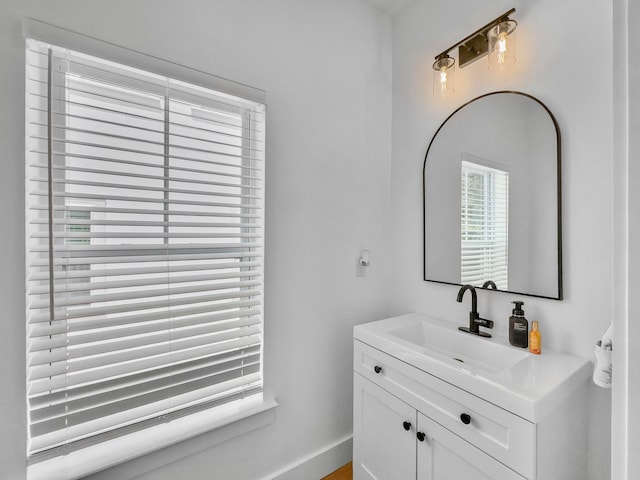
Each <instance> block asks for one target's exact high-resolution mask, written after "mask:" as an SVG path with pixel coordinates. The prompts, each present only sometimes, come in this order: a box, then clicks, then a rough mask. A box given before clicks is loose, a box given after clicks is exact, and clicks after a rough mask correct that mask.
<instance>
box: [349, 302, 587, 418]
mask: <svg viewBox="0 0 640 480" xmlns="http://www.w3.org/2000/svg"><path fill="white" fill-rule="evenodd" d="M420 322H427V323H428V325H429V328H433V329H434V330H433V331H434V332H435V333H438V332H439V333H440V334H441V335H443V337H442V338H445V337H446V338H450V339H453V340H455V341H458V340H459V342H458V343H456V345H455V346H454V347H451V346H449V347H447V348H454V349H455V348H457V349H458V353H460V354H461V355H462V354H469V355H471V356H473V355H474V352H470V351H469V350H474V349H475V347H476V346H477V347H478V350H479V351H482V350H483V349H486V348H491V349H492V350H493V351H496V352H498V354H500V353H502V354H504V357H505V358H507V357H509V358H511V357H512V356H513V357H514V358H516V360H514V362H515V363H513V364H511V363H510V362H508V363H509V364H508V366H506V367H505V368H502V369H500V370H497V369H494V370H491V369H482V368H475V367H474V366H473V365H472V364H468V363H461V362H460V361H456V359H455V358H454V355H455V354H456V352H453V351H452V350H448V352H450V353H452V355H447V353H446V351H445V350H443V349H439V348H437V347H435V348H428V347H424V346H421V345H419V344H417V343H413V342H411V341H407V340H405V339H402V338H399V337H398V336H396V335H394V334H392V333H390V332H393V331H396V330H398V329H401V328H404V327H411V326H415V325H416V324H417V323H420ZM353 335H354V339H356V340H359V341H361V342H363V343H366V344H368V345H370V346H372V347H374V348H377V349H379V350H381V351H383V352H385V353H387V354H388V355H391V356H393V357H395V358H397V359H399V360H401V361H403V362H405V363H408V364H409V365H412V366H414V367H416V368H418V369H420V370H422V371H425V372H427V373H429V374H431V375H434V376H436V377H438V378H440V379H441V380H444V381H446V382H448V383H451V384H453V385H455V386H457V387H459V388H461V389H463V390H465V391H467V392H469V393H471V394H473V395H476V396H478V397H480V398H483V399H485V400H487V401H489V402H491V403H493V404H495V405H498V406H500V407H502V408H504V409H506V410H508V411H510V412H513V413H515V414H516V415H519V416H521V417H523V418H525V419H527V420H529V421H531V422H539V421H540V420H541V419H542V418H544V416H545V415H546V414H547V413H549V412H550V411H553V410H554V409H555V407H556V406H557V405H558V404H559V403H560V402H561V401H562V400H563V399H565V398H566V397H567V396H568V395H569V394H571V393H572V392H573V391H574V390H575V389H576V388H578V387H580V386H581V385H584V384H585V382H586V381H587V379H588V378H589V376H590V375H591V370H592V364H591V362H588V361H587V360H585V359H582V358H579V357H576V356H573V355H568V354H563V353H559V352H553V351H549V350H547V349H545V348H544V345H543V350H542V354H540V355H534V354H531V353H529V352H528V351H526V350H523V349H521V348H517V347H512V346H511V345H509V342H508V340H507V339H506V338H504V337H501V336H494V337H492V338H482V337H475V336H473V335H471V334H468V333H464V332H461V331H458V329H457V325H454V324H452V323H449V322H444V321H442V320H439V319H437V318H434V317H430V316H428V315H424V314H419V313H411V314H407V315H401V316H398V317H391V318H387V319H384V320H380V321H376V322H371V323H366V324H362V325H357V326H356V327H354V334H353ZM456 335H460V336H461V337H457V336H456ZM462 336H466V337H469V338H464V337H462ZM475 342H491V344H493V345H482V344H476V343H475ZM510 349H515V350H517V352H515V351H511V350H510ZM438 350H440V351H438ZM464 350H466V352H465V351H464ZM479 355H480V356H481V355H482V354H479Z"/></svg>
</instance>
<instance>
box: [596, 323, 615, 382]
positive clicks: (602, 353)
mask: <svg viewBox="0 0 640 480" xmlns="http://www.w3.org/2000/svg"><path fill="white" fill-rule="evenodd" d="M594 349H595V355H596V363H595V366H594V369H593V383H595V384H596V385H598V386H599V387H602V388H611V379H612V376H613V364H612V354H613V324H610V325H609V328H607V331H606V332H605V333H604V335H603V336H602V339H600V340H598V341H597V342H596V345H595V347H594Z"/></svg>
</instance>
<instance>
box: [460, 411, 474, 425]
mask: <svg viewBox="0 0 640 480" xmlns="http://www.w3.org/2000/svg"><path fill="white" fill-rule="evenodd" d="M460 420H461V421H462V423H464V424H465V425H469V424H470V423H471V415H469V414H468V413H463V414H462V415H460Z"/></svg>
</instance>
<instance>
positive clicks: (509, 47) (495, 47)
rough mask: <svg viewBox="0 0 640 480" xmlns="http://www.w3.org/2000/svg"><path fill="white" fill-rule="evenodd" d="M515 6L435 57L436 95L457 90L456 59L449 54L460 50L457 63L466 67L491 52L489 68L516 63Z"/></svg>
mask: <svg viewBox="0 0 640 480" xmlns="http://www.w3.org/2000/svg"><path fill="white" fill-rule="evenodd" d="M515 11H516V9H515V8H512V9H511V10H509V11H508V12H505V13H503V14H502V15H500V16H499V17H498V18H496V19H494V20H492V21H491V22H489V23H488V24H486V25H485V26H484V27H481V28H479V29H478V30H476V31H475V32H473V33H472V34H471V35H467V36H466V37H465V38H463V39H462V40H460V41H459V42H458V43H456V44H454V45H452V46H451V47H449V48H447V49H446V50H444V51H443V52H441V53H439V54H438V55H436V57H435V62H434V63H433V95H434V96H437V97H445V96H447V95H450V94H452V93H453V92H454V87H453V76H452V74H453V71H454V68H455V60H454V59H453V58H452V57H451V56H450V55H449V53H450V52H451V51H452V50H454V49H456V48H457V49H458V65H459V66H460V68H464V67H466V66H467V65H469V64H470V63H473V62H475V61H476V60H478V59H479V58H482V57H484V56H485V55H488V57H489V70H492V71H502V70H505V69H506V68H508V67H510V66H511V65H513V64H514V63H516V56H515V46H516V43H515V34H514V31H515V29H516V26H517V25H518V23H517V22H516V21H515V20H512V19H510V18H509V15H512V14H513V13H515Z"/></svg>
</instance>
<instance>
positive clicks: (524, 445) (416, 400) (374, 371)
mask: <svg viewBox="0 0 640 480" xmlns="http://www.w3.org/2000/svg"><path fill="white" fill-rule="evenodd" d="M354 369H355V371H357V372H358V373H360V374H361V375H363V376H364V377H366V378H368V379H369V380H371V381H372V382H374V383H376V384H378V385H379V386H381V387H382V388H384V389H385V390H387V391H388V392H390V393H392V394H393V395H395V396H397V397H399V398H400V399H402V400H404V401H405V402H407V403H409V404H410V405H412V406H413V407H414V408H416V409H417V410H418V411H420V412H422V413H423V414H425V415H426V416H428V417H430V418H431V419H433V420H435V421H436V422H438V423H439V424H440V425H442V426H443V427H445V428H447V429H449V430H450V431H451V432H453V433H455V434H456V435H458V436H460V437H461V438H463V439H464V440H467V441H468V442H469V443H471V444H473V445H475V446H476V447H478V448H480V449H481V450H483V451H484V452H485V453H487V454H489V455H490V456H492V457H493V458H495V459H497V460H498V461H500V462H502V463H503V464H505V465H507V466H508V467H510V468H512V469H513V470H515V471H516V472H518V473H520V474H522V475H524V476H525V477H527V478H535V458H536V428H535V425H534V424H533V423H531V422H529V421H527V420H525V419H523V418H521V417H518V416H517V415H514V414H512V413H510V412H508V411H507V410H504V409H503V408H500V407H498V406H496V405H494V404H492V403H489V402H487V401H485V400H483V399H482V398H479V397H477V396H475V395H472V394H470V393H469V392H466V391H464V390H462V389H460V388H458V387H455V386H453V385H451V384H450V383H447V382H444V381H442V380H440V379H439V378H437V377H435V376H433V375H431V374H429V373H427V372H424V371H422V370H419V369H417V368H415V367H413V366H411V365H409V364H408V363H405V362H403V361H401V360H398V359H397V358H394V357H393V356H391V355H387V354H386V353H383V352H381V351H380V350H377V349H375V348H373V347H371V346H369V345H366V344H364V343H362V342H360V341H358V340H354Z"/></svg>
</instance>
